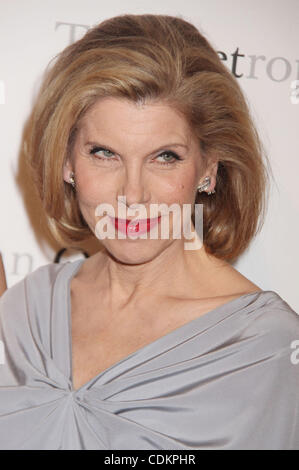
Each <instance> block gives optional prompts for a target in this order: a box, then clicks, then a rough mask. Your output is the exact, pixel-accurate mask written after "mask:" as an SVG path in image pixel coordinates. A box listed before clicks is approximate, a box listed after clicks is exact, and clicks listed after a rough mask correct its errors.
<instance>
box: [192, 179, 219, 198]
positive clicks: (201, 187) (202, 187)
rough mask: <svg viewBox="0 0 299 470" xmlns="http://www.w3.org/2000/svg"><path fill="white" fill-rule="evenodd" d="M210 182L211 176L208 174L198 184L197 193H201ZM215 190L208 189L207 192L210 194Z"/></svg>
mask: <svg viewBox="0 0 299 470" xmlns="http://www.w3.org/2000/svg"><path fill="white" fill-rule="evenodd" d="M210 184H211V178H210V177H209V176H206V177H205V178H204V180H203V183H202V184H200V185H199V186H197V191H198V192H199V193H202V192H204V191H205V190H206V189H208V187H209V186H210ZM215 192H216V191H215V190H214V189H213V191H209V192H208V195H210V194H214V193H215Z"/></svg>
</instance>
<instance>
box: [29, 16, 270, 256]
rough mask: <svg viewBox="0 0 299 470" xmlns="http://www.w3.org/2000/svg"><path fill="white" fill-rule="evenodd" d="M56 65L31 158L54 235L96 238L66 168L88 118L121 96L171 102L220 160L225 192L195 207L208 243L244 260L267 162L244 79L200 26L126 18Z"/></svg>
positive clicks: (259, 220) (36, 122)
mask: <svg viewBox="0 0 299 470" xmlns="http://www.w3.org/2000/svg"><path fill="white" fill-rule="evenodd" d="M53 61H54V63H53V64H51V62H50V64H49V66H48V69H47V70H46V73H45V76H44V79H43V83H42V85H41V88H40V91H39V93H38V95H37V98H36V101H35V104H34V107H33V110H32V114H31V116H30V118H29V121H28V122H29V127H28V132H27V138H25V154H26V159H27V161H28V164H29V168H30V170H31V172H32V173H31V174H32V178H33V181H34V182H35V186H36V189H37V192H38V194H39V197H40V198H41V201H42V205H43V208H44V210H45V213H46V216H47V222H48V226H49V229H50V232H51V233H52V235H54V238H55V239H56V240H57V241H59V243H62V244H64V245H65V244H69V243H71V244H74V243H77V242H80V241H82V240H84V239H86V238H89V237H90V236H94V234H93V233H92V232H91V230H90V228H89V227H88V225H87V223H86V222H85V220H84V218H83V216H82V214H81V212H80V209H79V206H78V203H77V200H76V192H75V191H74V190H73V188H72V186H71V185H70V184H68V183H66V182H65V181H64V180H63V165H64V163H65V161H66V158H67V157H68V156H70V153H71V151H72V144H73V142H74V139H75V136H76V130H77V127H78V124H79V120H80V118H82V117H83V115H84V113H86V111H87V110H88V109H89V108H90V107H91V106H92V105H93V104H94V103H95V102H96V100H98V99H99V98H101V97H106V96H113V97H119V98H126V99H128V100H131V101H132V102H135V103H136V104H147V103H148V104H150V103H151V102H153V101H158V102H163V104H168V105H170V106H173V107H174V108H175V109H176V110H177V111H178V112H180V113H182V115H183V116H184V117H185V118H186V120H187V122H188V123H189V125H190V128H191V130H193V132H194V135H195V136H196V137H197V138H198V143H199V146H200V149H201V154H202V156H203V158H204V159H206V161H207V162H208V161H209V159H210V158H216V159H217V160H218V172H217V177H216V188H215V189H216V193H215V194H213V195H210V196H208V195H207V194H206V193H197V196H196V200H195V201H194V202H195V203H202V204H204V206H203V243H204V246H205V248H206V250H207V252H208V253H210V254H212V255H214V256H216V257H218V258H220V259H223V260H227V261H231V260H233V259H235V258H237V257H238V256H239V255H240V254H241V253H242V252H243V251H244V250H245V249H246V248H247V246H248V245H249V242H250V241H251V239H252V238H253V237H254V236H255V235H256V234H257V233H258V231H259V230H260V229H261V227H262V225H263V223H264V216H265V209H266V203H267V196H268V192H267V191H266V190H267V184H268V171H267V165H265V163H266V162H267V164H268V160H267V157H266V155H265V153H264V150H263V146H262V143H261V141H260V139H259V136H258V133H257V131H256V128H255V126H254V124H253V122H252V119H251V117H250V112H249V107H248V105H247V102H246V98H245V97H244V95H243V93H242V91H241V88H240V86H239V84H238V83H237V80H236V79H235V77H234V76H233V75H232V74H231V73H230V71H229V70H228V69H227V68H226V67H225V66H224V65H223V63H222V62H221V60H220V58H219V56H218V54H217V52H216V51H215V50H214V49H213V47H212V46H211V45H210V44H209V42H208V41H207V39H205V37H204V36H203V35H202V34H201V33H200V32H199V31H198V30H197V28H196V27H195V26H193V25H192V24H190V23H189V22H187V21H185V20H184V19H182V18H179V17H172V16H167V15H151V14H143V15H131V14H125V15H120V16H116V17H113V18H110V19H108V20H105V21H103V22H102V23H100V24H99V25H97V26H95V27H93V28H91V29H89V30H88V31H87V33H86V34H85V35H84V37H83V38H82V39H80V40H78V41H76V42H75V43H73V44H71V45H70V46H68V47H67V48H66V49H64V50H63V51H62V52H61V53H60V54H58V55H57V56H55V57H54V59H53ZM264 157H265V160H264ZM192 218H193V223H194V214H193V216H192Z"/></svg>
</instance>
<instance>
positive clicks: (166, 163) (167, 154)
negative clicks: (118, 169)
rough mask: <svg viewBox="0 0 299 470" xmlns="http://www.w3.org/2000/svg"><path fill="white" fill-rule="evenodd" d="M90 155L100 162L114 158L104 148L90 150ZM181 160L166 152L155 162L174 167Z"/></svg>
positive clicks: (168, 151) (111, 153) (175, 155)
mask: <svg viewBox="0 0 299 470" xmlns="http://www.w3.org/2000/svg"><path fill="white" fill-rule="evenodd" d="M99 152H103V155H104V156H101V155H97V154H98V153H99ZM90 153H91V154H94V155H96V157H97V158H98V159H100V160H112V158H110V157H111V156H112V155H114V154H113V152H111V150H108V149H106V148H104V147H93V148H92V149H91V150H90ZM167 157H168V158H167ZM169 157H170V160H168V159H169ZM158 158H163V159H164V161H162V162H161V161H158ZM165 158H166V161H165ZM179 160H182V158H181V157H179V156H178V155H177V154H176V153H175V152H171V151H170V150H166V151H165V152H162V153H160V155H158V156H157V157H156V158H155V159H154V161H157V162H158V164H159V165H164V166H165V165H174V164H175V163H176V162H177V161H179Z"/></svg>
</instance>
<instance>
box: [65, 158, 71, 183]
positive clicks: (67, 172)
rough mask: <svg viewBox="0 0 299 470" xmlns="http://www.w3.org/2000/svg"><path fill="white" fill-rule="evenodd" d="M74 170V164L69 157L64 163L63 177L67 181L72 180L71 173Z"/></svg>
mask: <svg viewBox="0 0 299 470" xmlns="http://www.w3.org/2000/svg"><path fill="white" fill-rule="evenodd" d="M72 171H73V168H72V164H71V162H70V160H69V159H67V160H66V162H65V163H64V165H63V179H64V181H65V182H66V183H69V182H70V174H71V172H72Z"/></svg>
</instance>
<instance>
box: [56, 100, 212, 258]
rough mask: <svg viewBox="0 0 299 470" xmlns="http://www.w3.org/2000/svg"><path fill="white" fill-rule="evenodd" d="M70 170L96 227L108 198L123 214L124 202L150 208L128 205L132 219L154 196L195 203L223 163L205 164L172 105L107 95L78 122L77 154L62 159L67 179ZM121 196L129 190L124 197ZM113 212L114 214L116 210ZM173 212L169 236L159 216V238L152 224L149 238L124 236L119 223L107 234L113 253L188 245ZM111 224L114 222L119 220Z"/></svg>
mask: <svg viewBox="0 0 299 470" xmlns="http://www.w3.org/2000/svg"><path fill="white" fill-rule="evenodd" d="M71 171H73V172H74V174H75V181H76V194H77V200H78V204H79V207H80V210H81V212H82V215H83V217H84V219H85V221H86V223H87V224H88V225H89V227H90V229H91V230H92V232H93V233H94V234H96V224H97V223H98V222H99V220H100V219H102V218H103V217H105V218H106V220H107V217H106V215H102V216H98V215H96V208H97V206H99V205H100V204H103V203H106V204H108V205H109V207H111V208H112V209H113V210H114V215H115V217H116V218H117V217H119V218H123V217H124V216H123V212H121V213H119V212H120V210H119V208H120V206H121V207H123V209H124V210H125V211H126V210H127V208H128V207H129V206H133V205H136V204H140V205H142V206H143V208H144V210H145V213H144V212H143V213H142V215H141V216H140V214H139V213H129V214H128V212H125V218H127V219H136V217H140V218H141V219H144V218H150V217H152V218H153V212H151V210H152V209H151V204H166V205H167V207H170V206H171V205H172V204H178V205H179V206H180V207H183V204H190V205H191V207H192V208H193V207H194V202H195V197H196V189H197V186H198V184H200V183H201V182H202V179H203V178H204V177H205V176H210V177H211V185H210V187H209V188H208V190H209V191H211V190H212V189H213V187H214V185H215V177H216V172H217V164H216V163H213V164H211V165H207V163H206V161H205V160H204V159H203V157H202V155H201V153H200V150H199V143H198V141H197V140H196V139H195V137H194V136H193V135H192V133H191V131H190V128H189V126H188V123H187V121H186V120H185V119H184V118H183V117H182V116H181V115H180V114H179V113H178V112H177V111H176V110H175V109H174V108H172V107H170V106H168V105H165V104H161V103H160V104H156V103H155V104H147V105H142V106H140V105H136V104H135V103H133V102H130V101H128V100H125V99H121V98H113V97H107V98H106V97H105V98H101V99H99V100H98V101H97V102H96V103H95V104H94V105H93V106H92V107H91V108H90V109H89V110H88V111H87V113H86V114H85V115H84V117H83V119H82V120H81V122H80V124H79V126H78V132H77V134H76V138H75V142H74V145H73V149H72V154H71V156H70V158H69V160H67V162H66V164H65V166H64V180H65V181H66V182H69V181H70V172H71ZM118 196H125V198H126V200H125V203H126V205H125V204H124V203H123V202H122V203H120V202H119V200H118ZM126 206H127V207H126ZM164 207H165V206H164ZM109 213H110V215H113V211H112V212H109ZM169 214H170V215H169V236H168V238H167V239H162V238H161V236H160V233H161V232H160V229H161V219H160V222H159V224H158V230H159V235H158V238H157V239H151V238H150V233H151V232H147V238H146V239H145V238H142V237H141V238H140V237H139V238H136V237H135V238H132V237H129V236H126V235H125V238H124V239H119V238H118V236H117V233H118V232H117V230H116V231H115V233H116V236H115V237H114V239H109V238H104V239H102V240H101V242H102V244H103V245H104V246H105V248H106V249H107V250H108V251H109V252H110V253H111V254H112V255H113V256H114V257H115V258H117V259H118V260H120V261H121V262H125V263H129V264H134V263H141V262H146V261H149V260H150V259H152V258H153V257H155V256H157V255H158V254H159V253H161V252H162V251H163V250H165V249H166V248H167V247H168V246H169V245H170V244H173V243H175V244H177V246H178V248H180V247H181V248H182V246H183V243H184V241H186V240H184V238H183V237H181V238H180V239H178V238H177V239H174V238H173V237H172V217H173V215H172V213H171V212H170V213H169ZM156 215H158V214H157V212H156ZM165 216H166V215H165ZM162 217H163V215H162ZM111 225H113V229H114V224H113V222H112V223H111ZM96 236H97V235H96ZM98 238H99V237H98Z"/></svg>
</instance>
